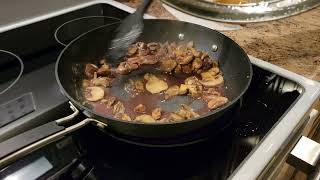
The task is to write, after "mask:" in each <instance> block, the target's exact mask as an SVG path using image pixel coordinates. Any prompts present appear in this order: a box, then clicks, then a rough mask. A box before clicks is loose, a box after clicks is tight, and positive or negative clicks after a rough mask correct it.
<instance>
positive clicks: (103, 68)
mask: <svg viewBox="0 0 320 180" xmlns="http://www.w3.org/2000/svg"><path fill="white" fill-rule="evenodd" d="M110 72H111V66H110V65H109V64H103V65H102V66H101V67H100V68H99V69H98V71H97V74H98V75H99V76H107V75H108V74H110Z"/></svg>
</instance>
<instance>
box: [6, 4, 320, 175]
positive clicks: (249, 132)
mask: <svg viewBox="0 0 320 180" xmlns="http://www.w3.org/2000/svg"><path fill="white" fill-rule="evenodd" d="M70 2H73V4H72V3H71V4H68V6H67V7H66V6H65V5H64V4H63V3H62V4H61V5H60V6H58V5H56V6H55V8H56V9H54V8H53V9H51V10H50V11H49V12H47V13H43V14H41V15H39V14H36V15H34V16H30V17H29V19H28V18H27V19H24V21H14V20H13V21H10V22H7V24H3V25H1V26H0V32H1V33H0V42H1V43H0V49H2V50H5V51H9V52H11V53H12V54H15V55H16V56H18V57H20V59H21V60H22V61H23V64H24V71H23V74H22V76H21V77H20V78H19V80H18V81H17V82H16V83H15V85H14V86H12V87H11V88H10V89H9V90H8V91H7V92H5V93H3V94H1V95H0V104H1V106H0V113H1V114H4V115H5V116H6V120H5V121H3V120H2V121H1V127H0V149H1V150H2V151H0V162H2V163H5V162H6V161H5V159H6V157H8V156H10V155H12V154H14V151H16V150H17V147H18V145H17V144H14V143H12V142H17V141H16V140H17V139H18V140H20V142H21V143H22V144H28V143H30V142H33V141H36V140H37V139H36V138H34V137H35V136H33V135H34V134H33V128H34V127H37V126H39V125H42V124H45V123H46V122H50V121H54V120H56V119H59V118H62V117H65V116H68V115H70V114H72V113H73V110H72V109H70V108H69V103H68V101H67V99H66V98H65V97H64V96H63V95H62V94H61V93H60V91H59V88H58V86H57V84H56V81H55V77H54V64H55V61H56V59H57V56H58V55H59V53H60V51H61V50H62V49H63V48H64V47H63V46H62V45H61V44H59V43H58V42H57V41H56V40H55V38H54V32H55V30H56V28H58V27H59V26H60V25H61V24H63V23H64V22H67V21H70V20H72V19H75V18H81V17H85V16H112V17H116V18H119V19H122V18H124V17H125V16H127V15H128V13H129V12H132V9H131V8H129V7H127V6H124V5H122V4H120V3H117V2H114V1H90V2H80V1H70ZM70 2H69V3H70ZM34 11H36V10H34ZM147 17H149V18H152V17H150V16H147ZM0 57H2V56H0ZM9 57H11V56H8V58H2V59H1V60H0V62H1V63H0V69H1V71H0V75H1V76H0V77H5V78H1V85H0V90H3V89H6V87H8V86H9V85H10V84H11V83H12V82H13V81H14V79H15V77H18V75H19V72H20V70H21V66H20V65H19V63H18V61H16V60H13V59H12V58H9ZM251 61H252V63H253V67H254V75H253V82H252V84H251V86H250V88H249V90H248V92H247V93H246V94H245V95H244V97H243V99H242V100H241V101H240V102H239V104H238V106H237V108H236V109H235V110H234V113H233V114H231V115H230V117H226V118H228V119H229V120H230V124H227V125H226V126H225V128H224V129H223V130H221V131H220V132H212V131H210V129H208V130H207V131H202V132H200V133H197V134H190V135H189V136H190V137H192V138H191V140H192V141H190V139H188V142H185V140H184V139H177V140H176V144H178V145H177V146H175V147H169V148H154V147H141V146H139V145H134V144H130V143H127V142H126V141H135V140H132V139H129V140H128V139H126V137H121V136H117V135H114V134H109V133H106V132H105V130H104V129H101V131H97V130H96V128H94V127H92V125H86V126H85V127H83V128H81V129H79V130H77V131H75V132H74V133H72V134H70V135H68V136H66V137H64V138H63V139H60V140H58V141H55V142H51V143H49V144H47V145H46V146H44V147H42V148H41V149H38V150H36V151H33V152H29V153H28V154H27V155H25V156H20V157H19V158H18V159H17V160H15V161H14V162H11V163H10V164H8V165H5V166H3V168H2V169H1V170H0V172H1V173H0V178H1V179H6V178H7V179H10V178H19V177H24V178H27V179H50V178H51V179H151V178H152V179H163V178H166V179H170V178H174V179H193V178H196V179H197V178H198V179H214V178H218V179H227V178H230V179H255V178H265V177H273V176H274V175H275V174H276V173H277V169H278V167H279V166H281V164H283V162H284V161H285V160H286V159H287V156H288V154H289V153H290V151H291V149H292V148H293V146H294V145H295V144H296V142H298V140H299V139H300V137H301V135H302V134H303V133H307V131H308V127H310V126H313V125H314V120H315V118H316V117H317V116H318V111H317V110H315V109H314V103H315V102H316V101H317V100H318V99H319V96H320V85H319V83H318V82H315V81H312V80H309V79H307V78H304V77H302V76H299V75H297V74H294V73H292V72H289V71H287V70H284V69H282V68H279V67H277V66H274V65H272V64H269V63H267V62H265V61H262V60H259V59H256V58H254V57H251ZM19 109H24V110H23V111H22V110H20V111H19ZM79 118H82V116H81V114H79V115H77V116H75V117H74V118H73V121H74V122H76V121H77V119H79ZM70 123H72V121H71V122H70ZM48 131H50V132H55V131H56V130H55V129H50V127H48ZM217 133H218V136H216V137H212V136H210V135H212V134H217ZM44 134H48V133H44ZM26 135H27V138H25V137H26ZM102 137H103V138H104V140H103V141H102V140H100V139H102ZM106 137H109V138H107V139H106ZM13 139H15V141H13ZM179 143H180V144H181V145H184V144H190V145H188V146H179ZM173 144H174V143H173ZM6 164H7V163H6ZM2 165H3V164H2ZM2 165H1V164H0V166H2Z"/></svg>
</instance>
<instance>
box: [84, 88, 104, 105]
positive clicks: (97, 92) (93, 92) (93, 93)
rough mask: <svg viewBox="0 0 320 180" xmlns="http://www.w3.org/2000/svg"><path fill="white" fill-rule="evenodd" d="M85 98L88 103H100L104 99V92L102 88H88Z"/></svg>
mask: <svg viewBox="0 0 320 180" xmlns="http://www.w3.org/2000/svg"><path fill="white" fill-rule="evenodd" d="M84 97H85V98H86V100H88V101H93V102H94V101H99V100H101V99H102V98H103V97H104V90H103V89H102V88H101V87H96V86H93V87H87V88H86V89H85V91H84Z"/></svg>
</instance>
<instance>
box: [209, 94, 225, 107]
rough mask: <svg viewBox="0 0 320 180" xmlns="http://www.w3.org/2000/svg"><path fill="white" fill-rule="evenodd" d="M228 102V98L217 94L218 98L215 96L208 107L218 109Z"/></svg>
mask: <svg viewBox="0 0 320 180" xmlns="http://www.w3.org/2000/svg"><path fill="white" fill-rule="evenodd" d="M227 102H228V98H226V97H223V96H216V98H213V99H211V100H210V101H209V102H208V108H209V109H211V110H212V109H216V108H218V107H221V106H223V105H224V104H226V103H227Z"/></svg>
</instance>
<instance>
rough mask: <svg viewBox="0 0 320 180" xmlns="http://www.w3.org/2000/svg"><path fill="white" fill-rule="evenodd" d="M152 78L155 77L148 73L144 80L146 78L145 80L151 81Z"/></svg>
mask: <svg viewBox="0 0 320 180" xmlns="http://www.w3.org/2000/svg"><path fill="white" fill-rule="evenodd" d="M151 76H153V75H152V74H150V73H146V74H145V75H144V76H143V78H144V79H145V80H147V81H149V80H150V78H151Z"/></svg>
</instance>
